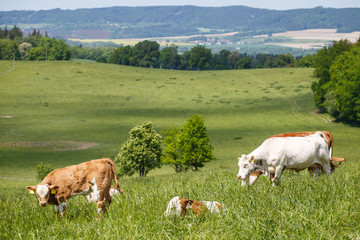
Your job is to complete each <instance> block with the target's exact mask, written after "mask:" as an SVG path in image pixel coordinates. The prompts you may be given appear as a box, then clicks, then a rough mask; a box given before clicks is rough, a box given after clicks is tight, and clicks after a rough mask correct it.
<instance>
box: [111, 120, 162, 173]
mask: <svg viewBox="0 0 360 240" xmlns="http://www.w3.org/2000/svg"><path fill="white" fill-rule="evenodd" d="M129 134H130V138H129V139H128V140H127V141H126V142H125V143H123V144H122V146H121V149H120V152H119V154H118V155H117V157H116V159H115V163H116V164H117V165H118V166H117V169H119V176H124V175H128V176H132V175H133V174H134V173H135V172H138V173H139V176H140V177H144V176H146V174H147V173H148V172H149V171H150V170H152V169H154V168H156V167H159V168H160V167H161V152H162V150H161V136H160V135H159V134H157V133H156V131H155V130H154V128H153V124H152V123H151V122H145V123H143V124H142V125H139V126H136V127H134V128H132V129H131V130H130V133H129Z"/></svg>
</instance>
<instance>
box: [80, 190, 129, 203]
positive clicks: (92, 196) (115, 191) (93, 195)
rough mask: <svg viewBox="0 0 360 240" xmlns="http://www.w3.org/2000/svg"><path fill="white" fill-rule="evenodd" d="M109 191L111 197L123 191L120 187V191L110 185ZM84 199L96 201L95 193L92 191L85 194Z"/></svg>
mask: <svg viewBox="0 0 360 240" xmlns="http://www.w3.org/2000/svg"><path fill="white" fill-rule="evenodd" d="M109 193H110V197H111V199H112V198H113V197H114V196H116V195H120V194H123V191H122V190H121V189H120V192H119V191H118V190H117V189H116V188H114V187H113V186H111V187H110V192H109ZM86 199H87V200H88V202H96V194H95V193H94V192H91V193H90V194H89V195H87V196H86Z"/></svg>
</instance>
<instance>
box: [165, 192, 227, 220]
mask: <svg viewBox="0 0 360 240" xmlns="http://www.w3.org/2000/svg"><path fill="white" fill-rule="evenodd" d="M187 209H192V211H193V213H194V214H195V215H198V214H200V213H205V212H208V211H209V212H210V213H211V214H213V213H219V212H221V211H223V212H224V213H225V209H224V208H223V207H222V206H221V205H220V203H218V202H216V201H194V200H191V199H184V198H181V197H179V196H177V197H174V198H172V199H171V200H170V202H169V204H168V206H167V209H166V211H165V212H164V214H163V215H164V216H166V217H169V216H173V215H176V216H182V217H184V216H185V215H186V211H187Z"/></svg>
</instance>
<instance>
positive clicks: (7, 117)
mask: <svg viewBox="0 0 360 240" xmlns="http://www.w3.org/2000/svg"><path fill="white" fill-rule="evenodd" d="M0 118H6V119H10V118H13V116H0Z"/></svg>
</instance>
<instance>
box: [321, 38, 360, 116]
mask: <svg viewBox="0 0 360 240" xmlns="http://www.w3.org/2000/svg"><path fill="white" fill-rule="evenodd" d="M329 73H330V81H329V82H328V83H326V84H325V85H324V89H325V91H326V95H325V107H326V110H327V111H328V112H329V113H330V114H331V115H332V116H334V117H336V118H337V119H339V120H345V121H351V122H357V123H360V43H358V44H357V45H355V46H354V47H353V48H352V49H351V50H350V51H348V52H345V53H344V54H343V55H341V56H340V57H339V58H338V59H337V60H336V61H335V62H334V63H333V64H332V65H331V67H330V70H329Z"/></svg>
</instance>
